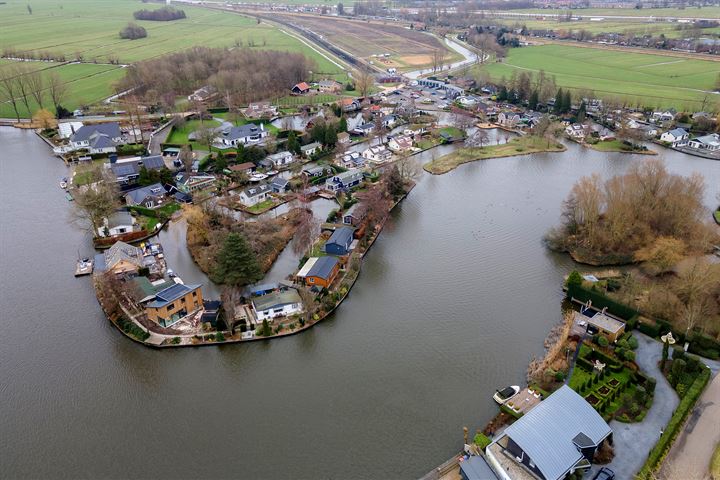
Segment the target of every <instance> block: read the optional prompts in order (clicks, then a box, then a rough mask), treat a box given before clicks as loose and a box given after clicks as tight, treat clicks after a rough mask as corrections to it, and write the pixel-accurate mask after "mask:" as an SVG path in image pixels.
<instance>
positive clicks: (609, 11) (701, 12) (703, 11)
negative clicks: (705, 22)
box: [512, 7, 720, 18]
mask: <svg viewBox="0 0 720 480" xmlns="http://www.w3.org/2000/svg"><path fill="white" fill-rule="evenodd" d="M570 11H571V12H572V14H573V15H575V16H582V17H593V16H603V15H606V16H621V17H673V18H720V7H687V8H682V9H681V8H641V9H636V8H580V9H575V10H570ZM567 12H568V10H559V9H558V10H555V9H544V8H530V9H524V10H513V11H512V13H533V14H538V15H563V14H565V13H567Z"/></svg>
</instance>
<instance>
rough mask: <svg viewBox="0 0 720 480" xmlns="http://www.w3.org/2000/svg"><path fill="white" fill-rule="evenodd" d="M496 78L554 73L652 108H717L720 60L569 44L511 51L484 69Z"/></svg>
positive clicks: (566, 83) (565, 82)
mask: <svg viewBox="0 0 720 480" xmlns="http://www.w3.org/2000/svg"><path fill="white" fill-rule="evenodd" d="M481 68H482V69H483V70H484V71H486V72H487V73H488V74H489V75H490V77H491V78H492V79H494V80H500V79H501V78H502V77H505V78H506V79H507V78H510V76H511V75H512V74H513V72H515V73H516V74H519V73H520V72H522V71H528V72H532V73H537V72H539V71H540V70H544V71H545V73H546V74H548V75H554V76H555V80H556V82H557V84H558V86H560V87H564V88H570V89H572V90H575V91H576V92H577V91H581V90H582V91H586V90H592V91H593V92H594V94H595V95H596V96H599V97H604V98H612V99H618V100H623V101H627V102H628V103H629V104H632V105H636V104H640V105H643V106H650V107H665V108H670V107H674V108H676V109H678V110H693V111H695V110H700V109H705V110H718V109H719V107H720V106H719V102H720V95H718V94H716V93H712V92H711V91H712V89H713V88H714V87H715V82H716V80H717V77H718V74H719V73H720V62H713V61H709V60H695V59H690V58H681V57H668V56H662V55H654V54H641V53H628V52H619V51H611V50H600V49H593V48H582V47H574V46H565V45H542V46H533V47H524V48H515V49H511V50H509V52H508V57H507V58H506V59H504V60H503V62H502V63H491V64H487V65H485V66H482V67H481Z"/></svg>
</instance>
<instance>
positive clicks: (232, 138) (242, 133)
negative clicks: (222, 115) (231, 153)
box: [218, 123, 270, 147]
mask: <svg viewBox="0 0 720 480" xmlns="http://www.w3.org/2000/svg"><path fill="white" fill-rule="evenodd" d="M268 135H270V132H268V131H267V130H266V129H265V125H264V124H262V123H261V124H260V125H255V124H254V123H246V124H245V125H240V126H239V127H232V128H231V129H230V130H229V131H228V132H227V133H223V134H222V135H221V136H220V137H218V138H219V139H220V142H221V143H222V144H223V145H229V146H233V147H236V146H238V145H255V144H257V143H260V142H262V140H263V139H264V138H265V137H267V136H268Z"/></svg>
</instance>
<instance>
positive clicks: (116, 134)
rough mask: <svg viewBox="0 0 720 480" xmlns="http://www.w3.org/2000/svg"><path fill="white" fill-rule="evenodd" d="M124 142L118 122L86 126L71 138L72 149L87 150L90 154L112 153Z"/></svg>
mask: <svg viewBox="0 0 720 480" xmlns="http://www.w3.org/2000/svg"><path fill="white" fill-rule="evenodd" d="M121 142H122V133H121V132H120V124H118V123H117V122H110V123H100V124H97V125H84V126H82V127H80V128H79V129H78V130H77V131H75V133H73V134H72V135H71V136H70V149H71V150H82V149H86V150H87V151H88V152H89V153H90V154H100V153H112V152H115V150H116V148H115V147H116V146H117V145H119V144H120V143H121Z"/></svg>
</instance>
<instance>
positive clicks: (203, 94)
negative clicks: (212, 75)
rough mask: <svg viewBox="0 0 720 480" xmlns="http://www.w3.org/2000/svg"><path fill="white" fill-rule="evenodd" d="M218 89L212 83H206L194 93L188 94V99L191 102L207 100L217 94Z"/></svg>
mask: <svg viewBox="0 0 720 480" xmlns="http://www.w3.org/2000/svg"><path fill="white" fill-rule="evenodd" d="M217 94H218V93H217V89H216V88H215V87H213V86H211V85H206V86H204V87H202V88H198V89H197V90H195V91H194V92H193V93H191V94H190V95H188V97H187V98H188V100H189V101H191V102H207V101H209V100H212V99H213V98H215V97H216V96H217Z"/></svg>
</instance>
